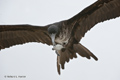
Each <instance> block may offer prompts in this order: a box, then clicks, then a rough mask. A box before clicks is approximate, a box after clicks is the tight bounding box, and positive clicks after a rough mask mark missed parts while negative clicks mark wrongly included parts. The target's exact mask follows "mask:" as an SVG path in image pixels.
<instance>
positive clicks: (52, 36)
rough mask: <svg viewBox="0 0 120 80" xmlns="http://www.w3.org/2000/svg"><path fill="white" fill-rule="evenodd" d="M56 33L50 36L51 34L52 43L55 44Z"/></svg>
mask: <svg viewBox="0 0 120 80" xmlns="http://www.w3.org/2000/svg"><path fill="white" fill-rule="evenodd" d="M55 35H56V34H51V35H50V36H51V39H52V44H53V46H55Z"/></svg>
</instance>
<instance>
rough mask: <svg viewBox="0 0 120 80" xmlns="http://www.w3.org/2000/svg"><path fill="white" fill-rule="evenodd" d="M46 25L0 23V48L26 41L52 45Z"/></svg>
mask: <svg viewBox="0 0 120 80" xmlns="http://www.w3.org/2000/svg"><path fill="white" fill-rule="evenodd" d="M47 28H48V27H47V26H45V27H40V26H31V25H0V49H4V48H9V47H10V46H13V45H18V44H24V43H28V42H41V43H46V44H48V45H52V43H51V39H50V37H49V35H48V32H47Z"/></svg>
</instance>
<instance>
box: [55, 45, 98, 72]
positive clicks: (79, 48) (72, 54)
mask: <svg viewBox="0 0 120 80" xmlns="http://www.w3.org/2000/svg"><path fill="white" fill-rule="evenodd" d="M76 53H78V54H79V55H80V56H82V57H86V58H87V59H90V58H91V57H92V58H94V59H95V60H98V58H97V57H96V56H95V55H94V54H93V53H92V52H90V51H89V50H88V49H87V48H85V47H84V46H83V45H82V44H80V43H79V44H74V45H73V49H66V50H65V51H64V52H62V51H58V54H59V55H60V56H57V71H58V73H59V74H60V68H62V69H64V68H65V67H64V64H65V62H69V61H70V59H73V58H77V55H76Z"/></svg>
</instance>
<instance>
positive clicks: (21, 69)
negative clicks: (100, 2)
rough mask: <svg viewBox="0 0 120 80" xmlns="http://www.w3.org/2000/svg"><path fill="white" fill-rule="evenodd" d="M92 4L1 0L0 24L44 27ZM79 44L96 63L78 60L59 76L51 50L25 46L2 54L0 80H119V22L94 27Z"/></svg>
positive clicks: (73, 0) (90, 0)
mask: <svg viewBox="0 0 120 80" xmlns="http://www.w3.org/2000/svg"><path fill="white" fill-rule="evenodd" d="M95 1H97V0H86V1H85V0H59V1H58V0H0V24H1V25H7V24H31V25H47V24H51V23H54V22H58V21H61V20H66V19H69V18H71V17H72V16H74V15H75V14H77V13H79V12H80V11H81V10H82V9H84V8H85V7H87V6H88V5H90V4H92V3H93V2H95ZM81 43H82V44H83V45H84V46H86V47H87V48H88V49H89V50H90V51H92V52H93V53H94V54H95V55H96V56H97V57H98V59H99V60H98V61H95V60H93V59H91V60H88V59H86V58H82V57H78V58H77V59H73V60H71V61H70V62H69V63H66V64H65V70H62V71H61V75H58V73H57V68H56V54H55V52H54V51H52V50H51V49H52V46H47V45H43V44H42V43H27V44H24V45H17V46H13V47H10V48H6V49H4V50H1V51H0V80H120V18H116V19H112V20H109V21H105V22H104V23H99V24H97V25H96V26H95V27H94V28H92V29H91V30H90V31H88V32H87V34H86V35H85V37H84V38H83V39H82V41H81ZM7 75H11V76H26V78H22V79H21V78H5V77H4V76H7Z"/></svg>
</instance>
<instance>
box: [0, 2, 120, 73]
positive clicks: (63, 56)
mask: <svg viewBox="0 0 120 80" xmlns="http://www.w3.org/2000/svg"><path fill="white" fill-rule="evenodd" d="M119 16H120V0H97V1H96V2H95V3H93V4H92V5H90V6H88V7H87V8H85V9H84V10H82V11H81V12H80V13H78V14H76V15H75V16H73V17H72V18H70V19H68V20H63V21H60V22H56V23H53V24H49V25H46V26H35V25H29V24H21V25H0V49H5V48H9V47H11V46H14V45H17V44H24V43H28V42H41V43H43V44H48V45H53V48H52V50H55V52H56V54H57V70H58V73H59V74H60V68H62V69H64V64H65V62H69V60H70V59H73V58H77V55H76V53H78V54H79V55H80V56H82V57H86V58H87V59H90V58H91V57H92V58H94V59H95V60H98V58H97V57H96V56H95V55H94V54H93V53H92V52H91V51H90V50H88V49H87V48H86V47H84V46H83V45H82V44H81V43H79V42H80V41H81V39H82V37H84V35H85V33H86V32H87V31H88V30H90V29H91V28H92V27H93V26H95V25H96V24H97V23H100V22H103V21H106V20H109V19H113V18H116V17H119Z"/></svg>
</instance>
